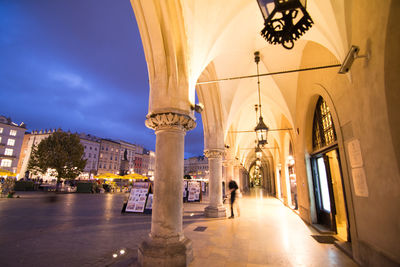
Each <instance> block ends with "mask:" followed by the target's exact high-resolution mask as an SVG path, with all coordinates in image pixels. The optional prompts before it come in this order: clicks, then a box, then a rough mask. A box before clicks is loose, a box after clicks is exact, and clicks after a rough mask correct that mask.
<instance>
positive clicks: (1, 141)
mask: <svg viewBox="0 0 400 267" xmlns="http://www.w3.org/2000/svg"><path fill="white" fill-rule="evenodd" d="M25 131H26V126H25V124H24V123H23V122H22V123H21V124H20V125H18V124H16V123H14V122H12V121H11V118H6V117H4V116H0V167H1V168H2V169H6V170H8V171H12V172H14V173H16V172H17V166H18V159H19V155H20V152H21V146H22V142H23V139H24V133H25Z"/></svg>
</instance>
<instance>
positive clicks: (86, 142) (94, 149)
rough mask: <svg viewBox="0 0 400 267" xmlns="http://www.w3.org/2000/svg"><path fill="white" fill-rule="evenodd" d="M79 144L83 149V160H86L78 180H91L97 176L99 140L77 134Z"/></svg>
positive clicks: (94, 137) (91, 136) (87, 135)
mask: <svg viewBox="0 0 400 267" xmlns="http://www.w3.org/2000/svg"><path fill="white" fill-rule="evenodd" d="M79 138H80V142H81V144H82V146H83V147H84V154H83V158H84V159H86V166H85V168H84V170H83V172H82V173H81V174H80V175H79V179H92V178H93V177H94V176H95V175H97V169H98V168H97V167H98V163H99V153H100V138H98V137H96V136H93V135H90V134H84V133H81V134H79Z"/></svg>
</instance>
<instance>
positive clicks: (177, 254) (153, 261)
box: [138, 237, 193, 267]
mask: <svg viewBox="0 0 400 267" xmlns="http://www.w3.org/2000/svg"><path fill="white" fill-rule="evenodd" d="M192 260H193V249H192V241H191V240H190V239H188V238H186V237H185V238H184V239H183V240H181V241H178V242H168V240H154V239H151V238H150V237H148V238H146V239H145V240H143V242H142V243H141V244H140V245H139V249H138V261H139V265H140V266H142V267H154V266H158V267H169V266H177V267H181V266H182V267H183V266H189V263H190V262H191V261H192Z"/></svg>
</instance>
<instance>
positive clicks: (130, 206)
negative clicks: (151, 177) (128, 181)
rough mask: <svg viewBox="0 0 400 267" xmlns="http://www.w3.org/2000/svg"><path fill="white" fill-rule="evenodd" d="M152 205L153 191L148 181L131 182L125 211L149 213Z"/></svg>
mask: <svg viewBox="0 0 400 267" xmlns="http://www.w3.org/2000/svg"><path fill="white" fill-rule="evenodd" d="M152 207H153V192H152V187H151V183H150V182H136V183H134V184H133V187H132V189H131V192H130V193H129V198H128V201H127V203H126V208H125V212H134V213H145V214H151V212H152Z"/></svg>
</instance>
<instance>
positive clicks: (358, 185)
mask: <svg viewBox="0 0 400 267" xmlns="http://www.w3.org/2000/svg"><path fill="white" fill-rule="evenodd" d="M351 174H352V176H353V185H354V192H355V194H356V196H359V197H368V185H367V179H366V178H365V172H364V168H354V169H352V170H351Z"/></svg>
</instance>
